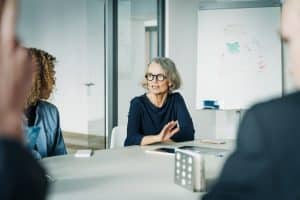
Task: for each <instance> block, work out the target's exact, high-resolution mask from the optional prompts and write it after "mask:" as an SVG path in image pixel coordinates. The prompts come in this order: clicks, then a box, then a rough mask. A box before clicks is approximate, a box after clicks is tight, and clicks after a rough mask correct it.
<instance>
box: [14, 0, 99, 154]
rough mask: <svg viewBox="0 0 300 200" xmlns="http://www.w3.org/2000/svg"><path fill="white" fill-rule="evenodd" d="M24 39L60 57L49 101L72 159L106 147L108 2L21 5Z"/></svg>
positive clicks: (55, 0)
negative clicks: (77, 153)
mask: <svg viewBox="0 0 300 200" xmlns="http://www.w3.org/2000/svg"><path fill="white" fill-rule="evenodd" d="M20 2H21V5H20V10H21V17H20V19H21V21H20V23H19V26H18V29H19V35H20V38H21V39H22V40H23V41H24V43H25V45H26V46H27V47H35V48H39V49H43V50H45V51H47V52H49V53H50V54H52V55H53V56H55V57H56V59H57V63H56V68H55V70H56V86H55V89H54V92H53V94H52V96H51V98H50V99H49V101H50V102H52V103H53V104H55V105H56V106H57V108H58V110H59V113H60V122H61V128H62V130H63V136H64V139H65V143H66V145H67V148H68V152H69V153H73V152H74V151H75V150H77V149H82V148H84V149H86V148H92V149H102V148H104V146H105V123H104V122H105V117H104V116H105V106H104V105H105V104H104V101H105V93H104V92H105V52H104V51H105V42H104V37H105V34H104V30H105V27H104V26H105V23H104V19H105V17H104V14H105V12H104V8H105V0H26V1H20Z"/></svg>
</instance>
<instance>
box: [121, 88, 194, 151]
mask: <svg viewBox="0 0 300 200" xmlns="http://www.w3.org/2000/svg"><path fill="white" fill-rule="evenodd" d="M172 120H174V121H176V120H178V123H179V126H180V131H179V132H178V133H176V134H175V135H174V136H173V137H172V138H171V139H172V140H173V141H175V142H183V141H189V140H194V133H195V130H194V125H193V121H192V119H191V116H190V114H189V112H188V110H187V107H186V105H185V102H184V100H183V97H182V96H181V95H180V94H179V93H177V92H176V93H170V94H169V95H168V97H167V100H166V102H165V104H164V105H163V106H162V107H161V108H159V107H156V106H155V105H154V104H152V103H151V101H150V100H149V99H148V97H147V96H146V94H144V95H141V96H138V97H135V98H133V99H132V100H131V102H130V109H129V114H128V124H127V137H126V140H125V144H124V145H125V146H129V145H140V144H141V141H142V139H143V137H144V136H147V135H157V134H159V133H160V131H161V130H162V128H163V127H164V126H165V125H166V124H167V123H168V122H170V121H172Z"/></svg>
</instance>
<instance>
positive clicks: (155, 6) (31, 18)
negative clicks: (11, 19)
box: [18, 0, 294, 152]
mask: <svg viewBox="0 0 300 200" xmlns="http://www.w3.org/2000/svg"><path fill="white" fill-rule="evenodd" d="M216 3H218V6H223V7H224V8H233V7H236V6H246V7H252V6H254V7H257V6H259V5H261V6H264V5H271V4H278V3H280V1H279V0H246V1H236V0H224V1H222V2H219V1H218V2H217V1H214V0H23V1H21V6H20V11H21V17H20V19H21V21H20V22H19V25H18V31H19V35H20V38H21V39H22V40H23V41H24V43H25V45H26V46H27V47H36V48H40V49H44V50H46V51H48V52H50V53H51V54H53V55H54V56H55V57H56V58H57V60H58V62H57V65H56V79H57V84H56V88H55V92H54V94H53V95H52V97H51V99H50V101H51V102H53V103H54V104H55V105H57V107H58V109H59V111H60V120H61V127H62V129H63V134H64V138H65V142H66V144H67V146H68V151H69V152H73V151H74V150H76V149H81V148H82V149H84V148H92V149H103V148H109V144H110V136H111V131H112V129H113V127H115V126H120V127H124V130H125V127H126V124H127V114H128V110H129V103H130V100H131V99H132V98H133V97H135V96H138V95H141V94H143V93H144V92H145V90H144V89H143V88H142V87H141V81H142V80H143V78H144V72H145V68H146V66H147V63H148V62H149V60H150V59H151V58H153V57H156V56H167V57H170V58H171V59H173V60H174V61H175V63H176V65H177V68H178V70H179V73H180V74H181V77H182V80H183V86H182V88H181V89H180V92H181V93H182V95H183V97H184V98H185V101H186V104H187V106H188V109H189V111H190V113H191V116H192V119H193V122H194V126H195V133H196V134H195V137H196V138H197V139H198V138H212V139H235V137H236V129H237V125H238V123H239V121H240V118H241V115H242V114H241V113H243V111H242V112H240V111H239V110H238V112H237V110H203V109H196V101H197V99H196V82H197V76H196V74H197V48H198V47H197V37H198V21H197V20H198V11H199V9H200V7H201V6H202V5H210V4H211V5H214V4H216ZM249 17H250V18H251V16H249ZM278 24H279V21H278ZM199 28H201V27H199ZM282 49H283V51H282V52H283V54H282V58H283V59H282V60H283V62H282V76H283V81H282V87H283V91H282V93H279V94H277V95H278V96H280V95H283V94H286V93H289V92H291V91H293V90H294V85H293V83H292V81H291V77H290V74H289V73H288V68H287V67H286V66H288V58H287V56H286V51H285V47H284V46H282ZM124 134H126V132H124Z"/></svg>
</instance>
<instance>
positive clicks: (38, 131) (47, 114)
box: [25, 48, 67, 159]
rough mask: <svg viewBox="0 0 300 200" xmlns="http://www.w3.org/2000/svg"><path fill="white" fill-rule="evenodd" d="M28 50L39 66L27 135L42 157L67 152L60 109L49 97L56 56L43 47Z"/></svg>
mask: <svg viewBox="0 0 300 200" xmlns="http://www.w3.org/2000/svg"><path fill="white" fill-rule="evenodd" d="M28 50H29V54H30V56H31V58H32V60H33V62H34V63H35V64H36V65H37V70H36V72H35V76H34V80H33V86H32V88H31V93H30V94H29V96H28V98H27V105H26V110H25V116H26V119H27V127H26V132H27V133H26V138H27V140H28V143H29V144H30V145H29V146H30V149H31V150H32V152H33V154H34V156H35V157H36V158H38V159H41V158H44V157H49V156H57V155H64V154H66V153H67V151H66V147H65V143H64V140H63V136H62V131H61V128H60V121H59V112H58V109H57V108H56V106H55V105H53V104H51V103H49V102H47V101H46V100H47V99H48V98H49V97H50V95H51V93H52V91H53V88H54V86H55V70H54V65H55V62H56V59H55V57H53V56H52V55H50V54H49V53H47V52H45V51H43V50H40V49H35V48H29V49H28ZM29 132H30V133H29ZM28 135H29V136H28Z"/></svg>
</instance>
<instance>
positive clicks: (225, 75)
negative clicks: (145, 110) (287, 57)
mask: <svg viewBox="0 0 300 200" xmlns="http://www.w3.org/2000/svg"><path fill="white" fill-rule="evenodd" d="M279 26H280V8H279V7H266V8H243V9H225V10H199V11H198V52H197V54H198V58H197V87H196V88H197V91H196V93H197V95H196V98H197V99H196V108H197V109H202V108H203V101H204V100H216V101H217V102H218V103H219V105H220V108H221V109H246V108H248V107H249V106H250V105H252V104H254V103H256V102H258V101H262V100H266V99H269V98H272V97H275V96H280V95H281V94H282V57H281V41H280V37H279V36H278V30H279Z"/></svg>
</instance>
